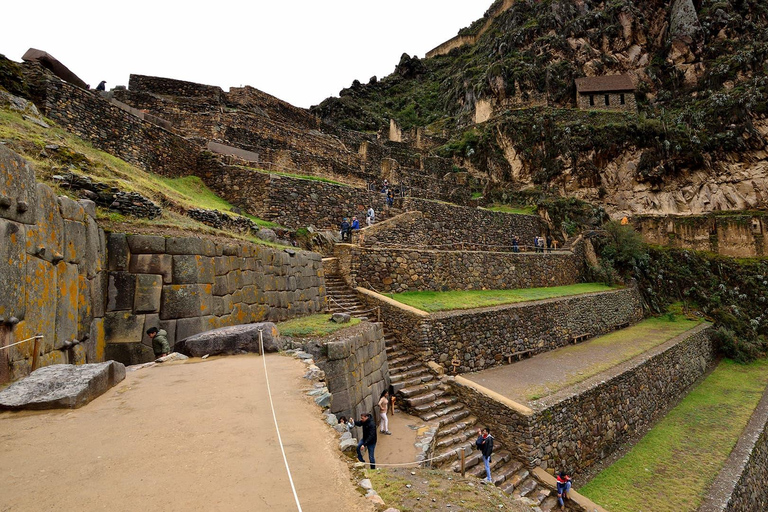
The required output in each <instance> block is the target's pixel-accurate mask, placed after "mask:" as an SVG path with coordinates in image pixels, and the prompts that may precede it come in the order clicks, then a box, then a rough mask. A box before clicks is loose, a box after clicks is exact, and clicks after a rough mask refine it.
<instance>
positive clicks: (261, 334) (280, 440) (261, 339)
mask: <svg viewBox="0 0 768 512" xmlns="http://www.w3.org/2000/svg"><path fill="white" fill-rule="evenodd" d="M259 346H260V350H261V358H262V360H263V361H264V379H265V380H266V381H267V395H269V406H270V407H271V408H272V419H273V420H274V421H275V431H276V432H277V442H278V444H280V451H281V452H282V453H283V463H285V471H286V472H287V473H288V481H290V482H291V490H292V491H293V498H294V499H295V500H296V508H297V509H298V510H299V512H302V510H301V503H299V495H298V494H296V486H294V485H293V477H292V476H291V468H290V467H288V458H287V457H286V456H285V448H284V447H283V438H282V437H281V436H280V427H279V426H278V424H277V415H276V414H275V404H274V402H272V390H271V389H270V387H269V376H268V375H267V355H266V354H265V353H264V329H259Z"/></svg>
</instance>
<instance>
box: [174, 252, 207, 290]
mask: <svg viewBox="0 0 768 512" xmlns="http://www.w3.org/2000/svg"><path fill="white" fill-rule="evenodd" d="M213 270H214V269H213V259H212V258H207V257H204V256H199V255H177V256H174V257H173V284H196V283H201V284H203V283H205V284H213V282H214V271H213Z"/></svg>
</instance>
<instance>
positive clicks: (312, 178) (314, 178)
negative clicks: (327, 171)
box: [246, 167, 351, 187]
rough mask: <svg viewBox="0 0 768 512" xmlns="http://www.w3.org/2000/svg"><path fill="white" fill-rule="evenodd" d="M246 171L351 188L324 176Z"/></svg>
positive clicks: (251, 168)
mask: <svg viewBox="0 0 768 512" xmlns="http://www.w3.org/2000/svg"><path fill="white" fill-rule="evenodd" d="M246 169H250V170H252V171H256V172H261V173H264V174H276V175H277V176H285V177H286V178H298V179H301V180H310V181H321V182H323V183H331V184H332V185H341V186H342V187H350V186H351V185H349V184H347V183H342V182H340V181H336V180H332V179H330V178H325V177H323V176H311V175H308V174H294V173H290V172H283V171H268V170H266V169H256V168H253V167H246Z"/></svg>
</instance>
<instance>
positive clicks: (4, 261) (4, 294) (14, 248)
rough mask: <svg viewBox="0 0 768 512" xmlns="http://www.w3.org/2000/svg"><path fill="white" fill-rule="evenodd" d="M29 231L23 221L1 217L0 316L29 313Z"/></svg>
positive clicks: (21, 316)
mask: <svg viewBox="0 0 768 512" xmlns="http://www.w3.org/2000/svg"><path fill="white" fill-rule="evenodd" d="M25 247H26V232H25V227H24V224H21V223H17V222H11V221H7V220H3V219H0V319H2V321H3V322H5V321H8V320H9V319H10V318H12V317H16V318H17V319H18V320H23V319H24V314H25V313H26V294H25V293H26V282H25V279H24V278H25V277H26V262H27V254H26V251H25Z"/></svg>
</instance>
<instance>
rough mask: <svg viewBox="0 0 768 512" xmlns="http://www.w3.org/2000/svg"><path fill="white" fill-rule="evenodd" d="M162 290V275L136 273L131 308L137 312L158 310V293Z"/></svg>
mask: <svg viewBox="0 0 768 512" xmlns="http://www.w3.org/2000/svg"><path fill="white" fill-rule="evenodd" d="M162 291H163V276H161V275H154V274H138V275H137V276H136V295H135V299H134V304H133V309H134V311H136V312H137V313H152V312H157V311H160V295H161V292H162Z"/></svg>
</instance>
